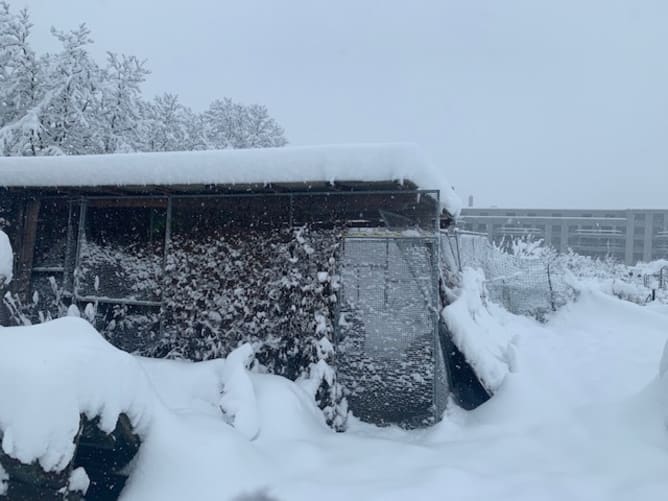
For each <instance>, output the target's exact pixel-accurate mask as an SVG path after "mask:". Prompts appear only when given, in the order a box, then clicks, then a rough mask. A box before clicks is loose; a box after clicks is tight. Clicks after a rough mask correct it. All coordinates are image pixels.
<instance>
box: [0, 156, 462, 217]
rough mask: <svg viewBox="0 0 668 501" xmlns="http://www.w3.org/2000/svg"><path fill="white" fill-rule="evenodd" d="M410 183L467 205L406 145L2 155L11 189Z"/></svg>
mask: <svg viewBox="0 0 668 501" xmlns="http://www.w3.org/2000/svg"><path fill="white" fill-rule="evenodd" d="M406 180H409V181H412V182H413V183H415V184H416V185H417V186H418V187H420V188H421V189H425V190H430V189H433V190H440V192H441V200H442V203H443V206H444V207H445V208H446V210H447V211H448V212H449V213H450V214H453V215H456V214H459V211H460V209H461V201H460V199H459V198H458V197H457V195H456V194H455V193H454V191H453V189H452V185H451V184H450V183H449V182H448V181H447V179H446V177H445V176H444V175H443V172H442V169H439V168H436V167H435V166H434V165H432V164H431V163H430V162H429V161H428V160H427V159H426V157H425V156H424V154H423V153H422V151H421V150H420V149H419V148H418V147H417V146H416V145H414V144H406V143H397V144H357V145H335V146H299V147H285V148H261V149H246V150H210V151H188V152H168V153H125V154H112V155H84V156H56V157H5V158H0V186H6V187H23V186H40V187H44V186H53V187H66V186H77V187H83V186H121V185H123V186H145V185H196V184H269V183H301V182H303V183H309V182H317V181H320V182H322V181H324V182H335V181H369V182H372V181H402V182H403V181H406Z"/></svg>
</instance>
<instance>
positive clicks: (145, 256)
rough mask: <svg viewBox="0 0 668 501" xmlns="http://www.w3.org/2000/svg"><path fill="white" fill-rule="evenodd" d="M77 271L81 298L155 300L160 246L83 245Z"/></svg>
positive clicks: (159, 264)
mask: <svg viewBox="0 0 668 501" xmlns="http://www.w3.org/2000/svg"><path fill="white" fill-rule="evenodd" d="M79 259H80V262H79V268H78V269H77V276H76V280H77V289H78V290H79V293H80V294H81V295H83V296H89V295H91V296H107V297H116V298H124V299H145V300H156V299H157V298H159V297H160V289H161V285H162V283H161V282H162V260H163V252H162V243H161V242H160V243H153V244H151V243H145V244H143V245H139V244H132V245H125V246H121V245H109V244H106V245H102V244H100V243H96V242H92V241H88V240H86V241H84V242H82V245H81V250H80V258H79Z"/></svg>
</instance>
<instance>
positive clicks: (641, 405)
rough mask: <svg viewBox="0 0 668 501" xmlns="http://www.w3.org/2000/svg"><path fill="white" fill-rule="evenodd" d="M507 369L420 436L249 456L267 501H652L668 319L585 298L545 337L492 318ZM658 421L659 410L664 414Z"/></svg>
mask: <svg viewBox="0 0 668 501" xmlns="http://www.w3.org/2000/svg"><path fill="white" fill-rule="evenodd" d="M499 316H500V320H501V321H502V322H504V323H506V326H507V327H508V328H510V329H511V330H512V331H513V332H515V333H516V334H517V336H518V340H517V352H518V356H517V368H516V370H515V372H514V373H513V374H511V375H510V376H509V379H508V380H507V381H506V383H504V385H503V387H502V389H501V391H500V392H499V394H498V395H497V396H496V397H495V398H494V399H493V400H492V401H490V402H489V403H488V404H487V405H485V406H483V407H482V408H480V409H478V410H477V411H475V412H473V413H469V414H464V413H461V412H456V413H453V414H452V415H450V416H449V417H448V418H447V419H446V420H445V421H444V422H443V423H442V424H441V425H439V426H438V427H437V428H435V429H433V430H429V431H423V432H410V433H409V432H403V431H400V430H394V429H392V430H388V429H385V430H379V429H375V428H372V427H368V426H365V425H362V424H358V425H356V426H354V429H353V430H352V431H351V432H349V433H346V434H344V435H330V436H321V437H318V438H316V439H313V440H310V439H308V440H303V441H299V442H295V441H291V442H287V443H280V442H266V441H262V440H260V441H259V442H258V446H259V448H260V449H263V450H265V452H266V454H267V455H268V456H269V457H271V458H272V459H275V460H276V464H278V465H280V466H279V469H278V471H277V472H275V478H274V480H272V481H270V482H269V485H268V492H270V493H271V494H272V495H274V496H276V498H277V499H279V500H283V501H299V500H313V499H318V500H323V501H324V500H330V499H331V500H341V499H348V500H374V499H377V500H384V501H389V500H395V499H396V500H406V499H410V500H414V501H415V500H430V499H445V498H448V499H457V500H466V499H495V500H505V499H508V500H519V499H526V500H542V499H549V500H552V499H554V500H557V499H559V500H561V499H569V500H577V499H582V500H606V501H610V500H627V499H629V500H630V499H643V500H653V499H656V500H663V499H667V498H668V476H667V475H666V472H668V440H667V438H666V433H665V429H664V426H663V414H662V409H661V408H660V407H659V404H658V400H659V397H658V395H657V394H656V393H657V391H658V390H657V389H655V388H649V389H645V390H643V389H644V388H646V387H647V386H648V384H649V383H650V381H652V380H653V379H654V378H656V376H657V373H658V366H659V360H660V357H661V353H662V350H663V345H664V343H665V341H666V338H667V337H668V316H665V315H663V314H662V313H659V312H655V311H651V310H648V309H645V308H641V307H638V306H635V305H632V304H629V303H623V302H621V301H617V300H615V299H613V298H609V297H606V296H602V295H594V294H585V295H584V297H583V298H582V299H581V300H580V301H579V302H578V303H577V304H574V305H570V306H569V307H568V308H567V309H565V310H564V311H561V312H559V314H558V315H557V316H556V317H555V318H554V319H552V320H551V321H550V322H549V323H548V324H547V325H546V326H543V325H540V324H538V323H535V322H533V321H530V320H527V319H523V318H518V317H512V316H509V315H505V314H502V313H500V312H499ZM664 409H665V407H664Z"/></svg>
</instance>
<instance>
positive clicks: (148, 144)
mask: <svg viewBox="0 0 668 501" xmlns="http://www.w3.org/2000/svg"><path fill="white" fill-rule="evenodd" d="M143 116H144V120H145V123H146V125H147V131H146V135H145V138H144V141H145V143H144V149H145V150H147V151H184V150H185V151H187V150H198V149H203V147H204V145H205V141H204V134H203V124H202V121H201V117H199V116H198V115H196V114H195V113H193V112H192V110H190V108H187V107H186V106H184V105H183V104H181V103H180V102H179V98H178V96H177V95H176V94H163V95H162V96H157V97H156V98H155V99H154V100H153V101H152V102H150V103H145V104H144V106H143Z"/></svg>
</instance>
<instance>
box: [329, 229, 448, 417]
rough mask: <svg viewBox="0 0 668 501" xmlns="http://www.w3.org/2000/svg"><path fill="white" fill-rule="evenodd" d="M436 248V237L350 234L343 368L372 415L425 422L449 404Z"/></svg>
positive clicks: (356, 407)
mask: <svg viewBox="0 0 668 501" xmlns="http://www.w3.org/2000/svg"><path fill="white" fill-rule="evenodd" d="M435 252H436V246H435V242H434V241H433V240H432V239H429V238H406V237H402V236H368V235H367V236H361V235H350V234H349V235H348V236H346V238H345V239H344V245H343V252H342V256H341V264H342V271H341V278H342V283H343V291H342V294H341V310H340V312H339V322H338V332H337V342H338V345H337V349H338V351H337V353H338V354H337V373H338V376H339V381H340V382H341V383H342V384H343V385H344V387H345V388H346V389H347V390H348V392H349V394H348V400H349V403H350V406H351V409H352V411H353V413H354V414H355V415H356V416H358V417H359V418H361V419H363V420H365V421H368V422H373V423H377V424H390V423H392V424H399V425H403V426H422V425H426V424H429V423H431V422H433V421H434V419H435V417H436V416H438V415H440V412H441V411H442V410H443V408H444V406H445V400H446V399H447V380H446V376H445V367H444V364H443V361H442V360H441V355H442V353H441V351H440V350H439V349H437V348H438V345H437V343H438V341H437V336H436V329H437V305H438V297H437V290H438V289H437V275H436V256H435Z"/></svg>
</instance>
